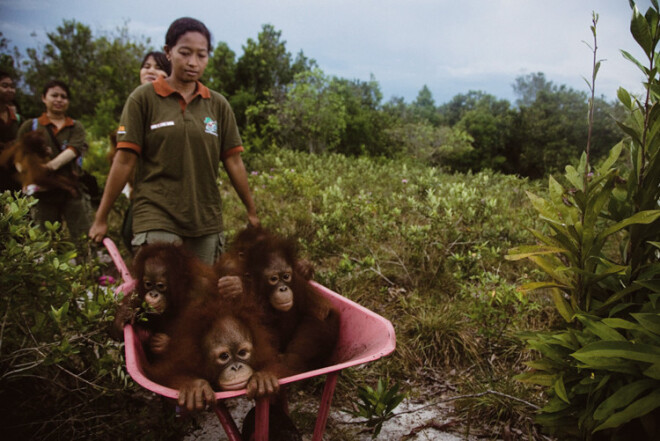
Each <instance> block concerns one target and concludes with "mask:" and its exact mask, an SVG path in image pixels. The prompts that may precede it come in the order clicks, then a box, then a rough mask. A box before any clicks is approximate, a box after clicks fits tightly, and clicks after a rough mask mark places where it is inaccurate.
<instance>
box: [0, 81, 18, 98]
mask: <svg viewBox="0 0 660 441" xmlns="http://www.w3.org/2000/svg"><path fill="white" fill-rule="evenodd" d="M15 95H16V89H15V88H14V81H13V80H12V79H11V78H9V77H4V78H2V79H0V102H1V103H7V104H11V102H12V101H13V100H14V96H15Z"/></svg>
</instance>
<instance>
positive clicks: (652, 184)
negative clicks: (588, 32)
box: [507, 0, 660, 439]
mask: <svg viewBox="0 0 660 441" xmlns="http://www.w3.org/2000/svg"><path fill="white" fill-rule="evenodd" d="M651 3H652V7H650V8H649V9H648V11H647V12H646V14H644V15H642V14H641V13H640V12H639V10H638V9H637V7H636V6H635V5H634V3H633V2H631V6H632V10H633V12H632V19H631V25H630V30H631V33H632V35H633V37H634V39H635V41H636V42H637V43H638V44H639V46H640V47H641V48H642V50H643V52H644V54H645V55H646V57H647V60H648V64H647V65H646V66H644V65H643V64H642V63H640V62H639V61H637V60H636V59H635V58H634V57H632V55H630V54H629V53H628V52H625V51H622V52H623V55H624V57H625V58H627V59H628V60H630V61H632V62H633V63H634V64H635V65H636V66H637V67H638V68H639V69H640V70H641V71H642V72H643V73H644V75H645V77H646V79H647V82H645V83H644V85H645V87H646V96H645V98H644V100H643V101H640V100H639V99H637V98H634V97H631V95H630V94H629V93H628V92H627V91H626V90H625V89H622V88H621V89H619V91H618V97H619V100H620V101H621V103H622V104H623V106H624V107H625V109H626V111H627V118H626V119H625V120H624V121H619V122H618V124H619V126H620V127H621V129H622V130H623V131H624V132H625V134H626V135H627V138H626V139H624V140H623V141H622V142H621V143H619V144H617V145H616V146H615V147H613V148H612V150H611V151H610V154H609V156H608V157H607V158H606V159H605V160H604V162H602V163H601V164H599V165H598V166H595V167H591V165H590V164H589V160H588V155H587V154H584V155H583V156H582V159H581V161H580V164H579V166H578V167H577V168H575V167H572V166H568V167H566V173H565V175H564V177H563V179H562V183H560V181H559V180H557V179H555V178H553V177H550V180H549V197H548V198H541V197H538V196H536V195H534V194H531V193H529V197H530V199H531V201H532V204H533V205H534V207H535V209H536V210H537V211H538V212H539V214H540V218H541V219H542V220H543V221H544V223H545V228H544V230H536V231H532V233H533V234H534V236H535V238H536V239H537V241H538V242H537V244H536V245H528V246H523V247H518V248H514V249H512V250H510V252H509V255H508V256H507V258H508V259H510V260H519V259H529V260H531V261H532V262H533V263H535V264H536V265H537V266H538V267H539V268H540V269H541V270H542V271H543V272H544V273H545V274H546V276H547V280H546V281H544V282H536V283H533V284H528V285H526V286H523V287H522V289H524V290H532V289H546V290H549V291H550V292H551V293H552V297H553V299H554V302H555V306H556V308H557V310H558V312H559V313H560V314H561V316H562V317H563V318H564V320H565V322H566V326H565V329H562V330H558V331H551V332H545V333H527V334H525V335H523V336H522V338H523V339H524V340H525V341H526V342H527V345H528V348H530V349H532V350H535V351H536V352H538V353H539V354H540V358H538V359H537V360H534V361H531V362H528V363H527V364H528V366H529V367H530V368H531V369H530V370H529V371H528V372H525V373H523V374H521V375H520V376H518V379H519V380H520V381H523V382H528V383H533V384H537V385H541V386H543V387H545V388H546V392H547V394H548V396H549V400H548V403H547V404H546V405H545V407H543V409H541V412H540V413H539V415H538V417H537V419H538V421H539V422H540V423H541V424H542V425H544V426H546V427H548V428H550V429H551V431H552V432H554V433H556V434H561V435H562V437H563V439H566V438H579V439H592V438H593V437H595V436H598V437H599V439H620V438H621V437H622V436H624V437H628V439H631V438H643V439H652V438H653V439H657V437H658V436H660V434H659V431H660V428H659V427H658V426H657V424H656V421H657V420H658V417H659V416H660V308H659V306H660V305H658V299H659V298H660V263H659V262H658V256H659V255H660V221H659V219H660V210H658V201H659V200H660V158H659V154H658V151H659V150H660V149H659V146H660V134H659V132H660V104H659V100H658V99H659V98H660V81H659V78H658V67H657V66H656V64H655V63H656V61H657V59H658V53H657V46H658V41H659V40H660V25H659V20H660V14H659V12H658V2H657V0H652V1H651ZM596 22H597V16H596V15H595V14H594V26H593V27H592V32H593V35H594V41H595V38H596V29H595V25H596ZM593 50H594V73H593V77H592V83H591V84H590V86H591V87H592V88H593V82H594V81H595V78H596V73H597V70H598V68H599V67H600V63H599V62H596V61H595V60H596V57H595V50H596V45H595V44H594V47H593ZM622 156H625V157H626V159H628V161H624V160H623V159H622Z"/></svg>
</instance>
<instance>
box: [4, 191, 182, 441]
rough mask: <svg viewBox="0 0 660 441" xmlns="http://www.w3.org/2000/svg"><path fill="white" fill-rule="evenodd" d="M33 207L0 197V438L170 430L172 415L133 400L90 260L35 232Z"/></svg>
mask: <svg viewBox="0 0 660 441" xmlns="http://www.w3.org/2000/svg"><path fill="white" fill-rule="evenodd" d="M34 203H35V200H34V199H32V198H22V197H16V198H15V197H14V196H12V195H11V194H10V193H9V192H5V193H4V194H0V207H1V211H0V287H1V291H2V295H1V296H0V317H2V319H1V320H0V415H2V418H1V420H2V427H3V432H2V438H3V439H7V440H15V439H16V440H19V439H21V440H23V439H44V440H46V439H63V440H74V439H80V440H83V439H84V440H88V439H95V440H103V439H108V440H110V439H112V440H116V439H138V438H140V439H146V438H144V437H143V435H142V434H143V433H148V430H149V427H151V428H153V427H154V426H157V427H159V433H173V429H171V424H170V425H169V426H168V415H170V416H172V417H173V412H171V411H170V412H169V414H166V413H164V412H163V411H162V409H161V408H160V403H158V402H153V400H151V399H149V398H145V397H144V396H139V395H134V394H133V392H134V391H135V385H134V384H133V382H132V381H130V379H129V377H128V375H127V374H126V373H125V371H124V359H123V353H122V351H121V346H120V345H119V344H118V343H116V342H113V341H111V340H110V339H109V337H108V333H107V323H108V322H109V321H111V320H112V313H113V312H114V296H113V294H112V291H111V290H110V288H109V287H102V286H99V285H98V284H97V282H96V277H97V276H98V274H99V263H98V259H97V257H96V255H95V254H94V253H89V254H90V255H78V252H77V251H76V248H75V247H74V245H73V244H71V243H68V242H66V241H65V239H64V237H63V235H62V234H61V229H60V226H59V225H58V224H49V223H46V225H45V227H44V228H36V227H35V226H34V225H33V224H32V223H31V222H30V220H29V215H28V213H29V209H30V206H31V205H33V204H34ZM154 404H155V405H156V406H155V409H154ZM153 439H155V438H153Z"/></svg>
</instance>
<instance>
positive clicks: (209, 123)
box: [204, 116, 218, 136]
mask: <svg viewBox="0 0 660 441" xmlns="http://www.w3.org/2000/svg"><path fill="white" fill-rule="evenodd" d="M204 131H205V132H206V133H210V134H211V135H215V136H218V122H217V121H214V120H212V119H211V118H210V117H208V116H207V117H206V118H204Z"/></svg>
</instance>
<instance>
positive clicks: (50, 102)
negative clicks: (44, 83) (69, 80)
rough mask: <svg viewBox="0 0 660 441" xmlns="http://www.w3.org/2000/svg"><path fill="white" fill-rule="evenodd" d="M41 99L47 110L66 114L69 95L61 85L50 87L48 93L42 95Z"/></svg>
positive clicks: (57, 113)
mask: <svg viewBox="0 0 660 441" xmlns="http://www.w3.org/2000/svg"><path fill="white" fill-rule="evenodd" d="M41 101H42V102H43V103H44V105H45V106H46V112H48V113H54V114H56V115H59V114H64V113H66V110H67V109H68V108H69V95H67V93H66V90H64V89H62V88H61V87H59V86H54V87H51V88H50V89H48V90H47V91H46V95H42V97H41Z"/></svg>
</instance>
